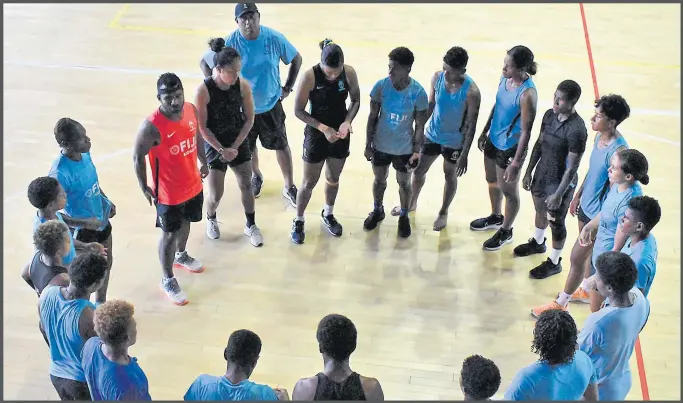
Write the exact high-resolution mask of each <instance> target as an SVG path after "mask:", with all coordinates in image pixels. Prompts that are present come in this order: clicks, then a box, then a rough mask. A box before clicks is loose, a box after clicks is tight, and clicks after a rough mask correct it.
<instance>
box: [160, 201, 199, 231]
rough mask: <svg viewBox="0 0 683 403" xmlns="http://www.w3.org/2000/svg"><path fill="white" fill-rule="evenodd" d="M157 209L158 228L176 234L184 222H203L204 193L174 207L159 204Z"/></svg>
mask: <svg viewBox="0 0 683 403" xmlns="http://www.w3.org/2000/svg"><path fill="white" fill-rule="evenodd" d="M156 207H157V223H156V226H157V227H158V228H161V230H162V231H164V232H176V231H178V230H179V229H180V227H182V225H183V222H184V221H189V222H199V221H201V220H202V208H203V207H204V192H199V194H197V195H196V196H195V197H193V198H191V199H190V200H188V201H185V202H183V203H180V204H176V205H174V206H169V205H166V204H157V205H156Z"/></svg>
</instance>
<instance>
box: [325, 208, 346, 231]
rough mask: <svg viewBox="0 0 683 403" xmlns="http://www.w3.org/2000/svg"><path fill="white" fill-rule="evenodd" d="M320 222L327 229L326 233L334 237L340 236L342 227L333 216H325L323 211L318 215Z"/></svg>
mask: <svg viewBox="0 0 683 403" xmlns="http://www.w3.org/2000/svg"><path fill="white" fill-rule="evenodd" d="M320 221H322V223H323V224H324V225H325V226H326V227H327V231H329V233H330V234H332V235H334V236H342V230H343V228H342V225H341V224H339V221H337V219H336V218H334V215H333V214H330V215H328V216H326V215H325V210H323V211H322V212H321V213H320Z"/></svg>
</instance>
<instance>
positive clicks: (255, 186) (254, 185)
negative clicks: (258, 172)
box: [251, 176, 263, 198]
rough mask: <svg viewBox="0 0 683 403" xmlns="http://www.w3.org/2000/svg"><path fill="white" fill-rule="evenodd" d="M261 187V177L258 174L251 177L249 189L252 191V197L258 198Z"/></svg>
mask: <svg viewBox="0 0 683 403" xmlns="http://www.w3.org/2000/svg"><path fill="white" fill-rule="evenodd" d="M262 187H263V178H261V177H260V176H252V177H251V191H252V193H254V197H255V198H258V197H259V196H261V188H262Z"/></svg>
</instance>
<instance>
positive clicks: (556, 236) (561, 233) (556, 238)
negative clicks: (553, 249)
mask: <svg viewBox="0 0 683 403" xmlns="http://www.w3.org/2000/svg"><path fill="white" fill-rule="evenodd" d="M548 224H549V226H550V232H551V233H552V238H553V242H562V241H564V240H565V239H566V238H567V226H566V225H565V222H564V219H557V218H556V219H555V220H553V221H548Z"/></svg>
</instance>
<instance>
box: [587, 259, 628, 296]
mask: <svg viewBox="0 0 683 403" xmlns="http://www.w3.org/2000/svg"><path fill="white" fill-rule="evenodd" d="M595 270H596V271H597V272H598V275H599V276H600V279H601V280H602V282H603V283H604V284H605V285H606V286H608V287H611V288H612V289H613V290H614V292H615V293H616V294H618V295H622V294H626V293H627V292H629V291H630V290H631V288H633V286H634V285H635V284H636V280H637V279H638V269H637V268H636V264H635V262H634V261H633V259H631V257H630V256H629V255H627V254H625V253H623V252H614V251H610V252H605V253H603V254H602V255H600V256H598V259H597V260H596V262H595Z"/></svg>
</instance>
